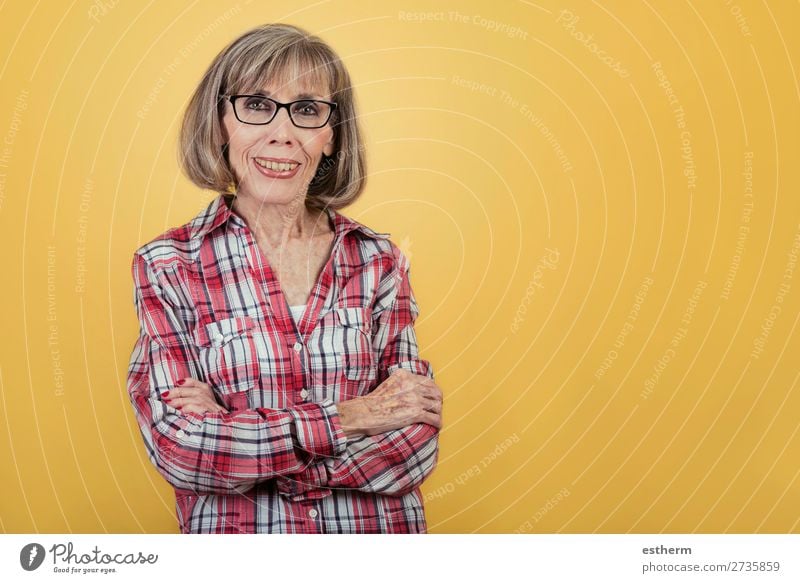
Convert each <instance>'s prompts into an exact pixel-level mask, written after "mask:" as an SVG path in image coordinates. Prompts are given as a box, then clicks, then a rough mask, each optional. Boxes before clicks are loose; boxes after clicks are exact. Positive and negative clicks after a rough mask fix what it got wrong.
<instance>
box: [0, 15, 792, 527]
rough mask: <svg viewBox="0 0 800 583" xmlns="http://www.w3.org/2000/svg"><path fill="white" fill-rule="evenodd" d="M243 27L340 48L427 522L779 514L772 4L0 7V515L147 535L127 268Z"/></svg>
mask: <svg viewBox="0 0 800 583" xmlns="http://www.w3.org/2000/svg"><path fill="white" fill-rule="evenodd" d="M272 21H283V22H288V23H293V24H297V25H300V26H302V27H305V28H307V29H308V30H310V31H311V32H313V33H316V34H319V35H320V36H322V38H324V39H325V40H326V41H328V42H329V43H330V44H331V45H332V46H333V47H334V48H335V49H336V50H337V51H338V52H339V53H340V54H341V56H342V57H343V59H344V61H345V62H346V65H347V66H348V68H349V70H350V71H351V73H352V76H353V80H354V83H355V85H356V92H357V97H358V100H359V101H358V102H359V105H360V111H361V115H362V120H363V124H364V128H365V132H366V136H367V139H368V147H369V150H368V152H369V163H370V175H369V185H368V189H367V192H366V194H365V196H364V197H363V198H362V199H361V200H359V201H358V203H357V204H356V205H354V206H352V207H350V208H349V209H347V210H346V211H344V212H345V214H349V215H350V216H352V217H353V218H356V219H357V220H360V221H361V222H364V223H366V224H367V225H369V226H371V227H373V228H374V229H376V230H378V231H381V232H390V233H392V236H393V240H394V241H395V242H396V243H397V244H398V245H399V246H400V247H401V248H402V249H403V250H404V251H405V252H406V253H407V254H408V255H409V257H410V258H411V262H412V284H413V286H414V289H415V293H416V295H417V299H418V301H419V305H420V308H421V315H420V318H419V320H418V323H417V332H418V337H419V341H420V347H421V353H422V355H423V356H424V357H425V358H427V359H429V360H430V361H431V362H432V364H433V368H434V372H435V374H436V377H437V381H438V383H439V385H440V386H441V387H442V389H443V391H444V394H445V409H444V411H445V413H444V421H445V428H444V430H443V432H442V434H441V453H440V457H439V465H438V467H437V469H436V470H435V472H434V473H433V474H432V476H431V477H430V478H429V480H428V481H427V482H426V483H425V484H424V486H423V493H424V494H425V497H426V512H427V517H428V523H429V528H430V531H431V532H434V533H473V532H484V533H502V532H545V533H553V532H561V533H579V532H584V533H585V532H597V533H611V532H617V533H618V532H623V533H624V532H632V533H643V532H670V533H673V532H697V533H712V532H728V533H751V532H759V533H787V532H795V533H797V532H800V527H799V526H798V525H799V524H800V481H798V474H799V473H800V464H798V459H800V436H798V435H797V433H798V427H800V424H799V423H798V414H797V411H798V407H800V388H798V386H797V385H798V376H799V375H798V367H797V362H798V360H797V354H798V349H799V348H800V343H799V342H798V334H797V333H796V326H797V324H798V314H800V312H799V311H798V306H800V273H798V267H797V265H796V263H795V262H796V260H797V258H798V254H799V253H800V250H798V245H799V244H800V239H799V238H798V237H800V200H798V186H799V185H800V168H799V166H800V164H798V155H799V154H800V151H798V135H800V113H799V112H800V84H799V83H800V82H799V81H798V72H797V71H796V70H795V68H794V65H796V64H797V63H798V62H800V59H798V50H799V46H800V45H799V43H800V41H798V37H797V32H798V30H797V23H798V22H800V7H799V6H798V4H797V3H796V2H791V1H788V0H787V1H785V2H784V1H777V2H758V1H747V0H734V1H726V0H717V1H708V2H685V1H679V2H673V1H671V0H659V1H655V0H647V1H642V2H627V1H616V2H603V3H602V4H601V3H595V2H584V1H577V0H576V1H572V2H568V3H563V2H550V1H544V0H542V1H537V2H455V1H451V2H429V3H426V2H404V3H401V4H400V6H399V7H397V8H395V7H390V6H389V5H386V4H382V3H376V2H346V1H331V2H319V3H313V4H312V3H308V4H305V5H303V4H302V3H297V2H290V3H276V2H264V1H257V0H252V1H249V2H248V1H245V0H241V1H240V2H236V3H234V2H229V3H228V2H226V3H221V2H212V1H200V2H189V1H183V2H128V1H124V2H114V1H112V0H107V1H105V2H101V1H99V0H98V1H88V0H86V1H80V2H66V1H63V2H60V3H59V2H39V3H35V4H33V3H29V2H20V1H16V2H6V3H4V4H3V5H2V8H1V9H0V33H2V34H0V45H1V46H2V51H1V52H0V55H2V57H1V58H0V81H1V82H2V87H3V91H2V92H0V232H2V237H3V280H4V282H3V283H4V285H2V287H0V290H1V291H0V294H2V295H0V301H2V305H3V310H2V333H3V339H2V347H3V348H2V353H0V396H1V397H2V401H1V402H0V404H1V405H2V412H3V413H2V423H3V430H2V431H1V432H0V441H1V442H2V447H0V456H2V457H1V458H0V467H1V468H2V472H3V475H2V478H3V479H2V483H3V496H2V497H0V512H1V514H0V518H1V519H2V524H0V529H2V531H3V532H7V533H12V532H17V533H18V532H41V533H52V532H74V533H82V532H109V533H137V532H177V520H176V517H175V512H174V498H173V494H172V490H171V488H170V487H169V485H168V484H167V483H166V482H165V481H164V480H163V479H162V478H161V477H160V475H159V474H158V473H157V472H156V471H155V469H154V468H153V467H152V466H151V465H150V463H149V461H148V460H147V458H146V455H145V452H144V446H143V443H142V440H141V438H140V436H139V433H138V428H137V426H136V423H135V420H134V416H133V411H132V407H131V405H130V403H129V401H128V397H127V394H126V387H125V374H126V368H127V364H128V359H129V356H130V352H131V349H132V347H133V342H134V340H135V338H136V334H137V320H136V317H135V313H134V309H133V304H132V279H131V274H130V262H131V257H132V253H133V251H134V249H136V248H137V247H138V246H139V245H141V244H142V243H144V242H145V241H147V240H149V239H151V238H153V237H154V236H156V235H157V234H159V233H161V232H163V231H164V230H166V229H167V228H169V227H171V226H176V225H180V224H182V223H185V222H186V221H188V220H189V219H191V218H192V217H193V216H194V215H195V214H196V213H197V212H198V211H199V210H201V209H202V208H203V207H204V206H205V205H206V204H207V203H208V202H209V201H210V200H211V198H212V197H213V193H210V192H202V191H198V190H197V189H196V188H195V187H193V186H191V185H190V184H189V183H188V181H187V180H186V179H185V178H184V177H183V176H182V175H181V174H180V172H179V170H178V168H177V164H176V156H175V142H176V133H177V125H178V122H179V120H180V116H181V114H182V111H183V108H184V106H185V104H186V102H187V99H188V98H189V96H190V94H191V92H192V90H193V88H194V87H195V85H196V84H197V83H198V81H199V79H200V77H201V75H202V74H203V72H204V71H205V69H206V68H207V67H208V65H209V64H210V62H211V60H212V59H213V57H214V56H215V55H216V54H217V53H218V51H219V50H220V49H222V48H223V47H224V46H225V45H226V44H227V43H228V42H230V41H231V40H232V39H234V38H235V37H236V36H238V35H240V34H241V33H243V32H244V31H245V30H248V29H249V28H251V27H253V26H256V25H258V24H261V23H265V22H272ZM681 124H683V127H681ZM548 257H549V259H548Z"/></svg>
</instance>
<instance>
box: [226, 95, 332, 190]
mask: <svg viewBox="0 0 800 583" xmlns="http://www.w3.org/2000/svg"><path fill="white" fill-rule="evenodd" d="M261 91H262V93H264V94H265V95H266V96H267V97H271V98H272V99H274V100H276V101H280V102H281V103H288V102H290V101H296V100H298V99H322V100H325V101H330V100H331V99H330V97H329V96H328V95H326V94H323V93H319V92H318V91H314V90H311V91H309V89H308V88H307V87H305V86H300V85H299V84H298V83H297V82H296V81H292V82H289V83H285V84H282V85H281V86H266V87H262V89H261ZM249 93H255V92H249ZM309 93H310V94H311V97H309V96H308V95H309ZM225 103H226V105H225V114H224V115H223V118H222V131H223V133H224V135H225V138H226V140H227V142H228V160H229V161H230V164H231V167H232V169H233V172H234V174H235V176H236V178H237V182H238V184H239V188H238V190H237V196H241V195H244V196H252V197H254V198H256V199H258V200H260V201H261V202H266V203H270V204H287V203H290V202H292V201H294V200H296V199H297V198H298V197H300V198H305V195H306V192H307V190H308V185H309V183H310V182H311V179H312V178H313V177H314V173H315V172H316V170H317V166H318V165H319V162H320V160H321V159H322V154H323V153H324V154H325V155H326V156H331V155H333V129H332V128H331V126H330V121H329V122H328V124H326V125H325V126H323V127H321V128H317V129H308V128H299V127H297V126H295V125H294V124H293V123H292V121H291V120H290V119H289V112H288V111H287V110H286V108H281V109H280V110H279V111H278V113H277V115H276V116H275V118H274V119H273V120H272V121H271V122H270V123H268V124H266V125H250V124H245V123H242V122H240V121H239V120H238V119H236V115H235V114H234V111H233V104H232V103H231V102H230V100H227V101H226V102H225ZM242 106H244V99H243V98H240V99H239V100H238V102H237V107H242ZM259 162H260V164H259ZM274 163H283V164H287V163H288V164H289V169H288V170H285V168H286V166H278V167H273V168H272V169H270V168H264V167H263V165H264V164H267V165H271V164H274ZM281 168H284V169H283V170H282V169H281Z"/></svg>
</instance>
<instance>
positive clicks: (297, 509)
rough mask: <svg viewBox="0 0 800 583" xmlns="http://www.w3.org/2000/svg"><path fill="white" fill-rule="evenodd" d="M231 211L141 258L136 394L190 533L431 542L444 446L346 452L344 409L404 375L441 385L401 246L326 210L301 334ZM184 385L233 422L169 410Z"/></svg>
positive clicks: (415, 438) (375, 441)
mask: <svg viewBox="0 0 800 583" xmlns="http://www.w3.org/2000/svg"><path fill="white" fill-rule="evenodd" d="M231 200H232V197H230V196H228V195H219V196H218V197H217V198H215V199H214V200H213V202H211V204H209V205H208V207H207V208H206V209H204V210H203V211H202V212H201V213H200V214H199V215H197V217H195V218H194V219H193V220H192V221H191V222H189V223H187V224H186V225H183V226H181V227H178V228H174V229H170V230H168V231H166V232H165V233H164V234H162V235H160V236H159V237H157V238H156V239H154V240H152V241H150V242H149V243H147V244H145V245H143V246H142V247H140V248H139V249H137V251H136V253H135V254H134V257H133V264H132V272H133V280H134V284H135V289H134V301H135V305H136V311H137V314H138V317H139V323H140V334H139V338H138V340H137V341H136V344H135V345H134V347H133V352H132V354H131V360H130V366H129V367H128V379H127V388H128V394H129V396H130V400H131V403H132V404H133V408H134V412H135V415H136V420H137V423H138V425H139V428H140V430H141V434H142V437H143V438H144V443H145V447H146V451H147V455H148V457H149V459H150V461H151V462H152V463H153V464H154V465H155V467H156V468H157V470H158V472H159V473H160V474H161V475H162V476H164V478H166V480H167V481H168V482H169V483H170V484H171V485H172V486H173V487H174V488H175V494H176V513H177V517H178V522H179V524H180V529H181V532H182V533H378V532H382V533H408V532H426V522H425V515H424V511H423V505H422V498H421V496H420V491H419V486H420V484H421V483H422V481H423V480H424V479H425V478H426V477H427V476H428V475H429V474H430V473H431V472H432V471H433V469H434V467H435V465H436V462H437V460H438V430H437V429H436V428H434V427H432V426H430V425H427V424H423V423H415V424H412V425H409V426H407V427H405V428H403V429H398V430H394V431H388V432H386V433H382V434H379V435H373V436H361V437H358V438H350V439H348V438H346V436H345V434H344V433H343V431H342V428H341V425H340V422H339V415H338V411H337V407H336V403H337V402H339V401H344V400H348V399H353V398H355V397H358V396H361V395H366V394H368V393H369V392H370V391H372V390H373V389H374V388H376V387H377V386H378V385H379V384H380V383H382V382H383V381H384V380H385V379H386V378H387V377H388V376H389V375H390V374H391V373H392V372H394V371H395V370H396V369H398V368H404V369H406V370H408V371H410V372H413V373H416V374H420V375H426V376H428V377H429V378H431V379H432V378H433V372H432V370H431V366H430V363H429V362H428V361H426V360H423V359H420V358H419V356H418V351H417V339H416V335H415V332H414V327H413V324H414V321H415V319H416V317H417V315H418V308H417V305H416V301H415V298H414V294H413V292H412V290H411V286H410V283H409V263H408V261H407V259H406V257H405V256H404V254H403V253H402V252H401V251H400V250H399V249H398V248H397V247H396V246H395V245H394V243H392V242H391V241H390V240H389V235H388V234H383V233H376V232H374V231H373V230H371V229H369V228H368V227H365V226H364V225H362V224H360V223H358V222H356V221H354V220H352V219H349V218H347V217H345V216H344V215H341V214H339V213H338V212H335V211H333V210H330V209H329V210H328V211H327V214H328V217H329V218H330V219H331V221H332V224H333V226H334V231H335V239H334V246H333V252H332V254H331V258H330V259H329V260H328V262H327V263H326V265H325V267H324V268H323V270H322V273H321V274H320V276H319V278H318V280H317V282H316V284H315V285H314V288H313V290H312V291H311V295H310V297H309V299H308V304H307V306H306V310H305V312H304V313H303V315H302V317H301V318H300V320H299V322H297V323H295V321H294V319H293V318H292V316H291V313H290V312H289V307H288V305H287V303H286V300H285V297H284V295H283V292H282V291H281V288H280V283H279V282H278V280H277V279H276V278H275V275H274V274H273V272H272V271H271V270H270V267H269V265H268V263H267V262H266V260H265V258H264V256H263V255H262V254H261V252H260V250H259V248H258V245H257V244H256V242H255V239H254V237H253V235H252V233H251V231H250V230H249V229H248V228H247V225H246V224H245V222H244V221H243V220H242V218H241V217H240V216H239V215H237V214H236V213H233V212H232V211H231V210H230V206H229V205H230V202H231ZM185 377H192V378H195V379H198V380H200V381H202V382H204V383H207V384H209V385H210V386H211V388H212V389H213V391H214V393H215V395H216V398H217V400H218V401H219V402H220V404H221V405H223V406H224V407H225V408H226V409H228V411H229V413H204V414H202V415H200V414H196V413H182V412H181V411H179V410H177V409H175V408H174V407H172V406H170V405H169V404H167V403H166V402H165V400H164V399H162V395H163V393H165V392H166V391H169V390H170V389H172V388H174V387H175V386H176V384H175V383H176V381H177V380H179V379H181V378H185Z"/></svg>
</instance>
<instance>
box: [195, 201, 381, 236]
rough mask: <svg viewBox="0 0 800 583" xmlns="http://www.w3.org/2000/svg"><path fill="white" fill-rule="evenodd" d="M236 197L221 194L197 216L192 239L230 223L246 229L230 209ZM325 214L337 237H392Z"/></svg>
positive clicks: (332, 213) (329, 210) (333, 213)
mask: <svg viewBox="0 0 800 583" xmlns="http://www.w3.org/2000/svg"><path fill="white" fill-rule="evenodd" d="M233 199H234V197H233V196H232V195H227V194H220V195H219V196H217V197H216V198H215V199H214V200H213V201H211V204H209V205H208V206H207V207H206V208H205V209H203V211H202V212H201V213H200V214H199V215H197V216H196V217H195V218H194V220H192V222H191V223H190V225H189V226H190V232H191V235H190V236H191V238H192V239H198V240H200V239H202V238H203V237H205V236H206V235H207V234H209V233H210V232H211V231H213V230H214V229H216V228H217V227H220V226H221V225H224V224H225V223H227V222H230V223H231V224H232V225H234V226H236V227H240V228H243V227H246V224H245V222H244V220H243V219H242V217H240V216H239V215H237V214H236V213H235V212H233V211H232V210H231V208H230V205H231V203H232V202H233ZM325 212H326V213H327V215H328V217H329V218H330V219H331V221H332V222H333V226H334V233H335V234H336V235H337V236H342V237H343V236H344V235H345V234H347V233H349V232H350V231H354V230H358V231H361V232H362V233H363V234H364V235H366V236H367V237H371V238H373V239H388V238H389V237H391V234H390V233H376V232H375V231H373V230H372V229H370V228H369V227H367V226H366V225H362V224H361V223H359V222H358V221H355V220H353V219H351V218H349V217H346V216H344V215H343V214H340V213H338V212H337V211H335V210H333V209H332V208H330V207H327V208H325Z"/></svg>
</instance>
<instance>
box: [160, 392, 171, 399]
mask: <svg viewBox="0 0 800 583" xmlns="http://www.w3.org/2000/svg"><path fill="white" fill-rule="evenodd" d="M161 396H162V397H164V398H167V397H169V391H164V394H163V395H161Z"/></svg>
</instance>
